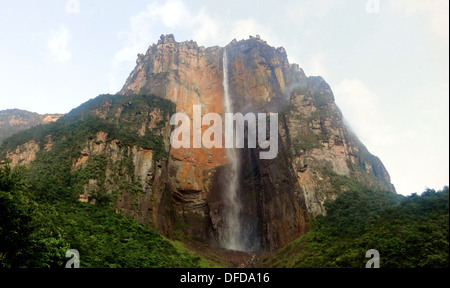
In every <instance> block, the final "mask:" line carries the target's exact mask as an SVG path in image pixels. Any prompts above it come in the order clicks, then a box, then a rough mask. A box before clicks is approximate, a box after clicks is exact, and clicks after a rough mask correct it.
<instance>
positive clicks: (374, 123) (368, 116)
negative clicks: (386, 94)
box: [333, 79, 390, 148]
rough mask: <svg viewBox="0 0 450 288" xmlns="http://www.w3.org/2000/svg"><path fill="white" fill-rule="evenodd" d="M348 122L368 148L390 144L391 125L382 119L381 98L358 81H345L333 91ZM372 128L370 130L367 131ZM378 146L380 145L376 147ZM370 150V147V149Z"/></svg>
mask: <svg viewBox="0 0 450 288" xmlns="http://www.w3.org/2000/svg"><path fill="white" fill-rule="evenodd" d="M333 91H334V93H335V95H336V102H337V104H338V105H339V108H340V109H341V110H342V112H343V114H344V117H345V119H346V121H347V122H348V123H349V124H350V126H351V127H352V129H353V130H354V131H355V132H356V134H357V135H358V136H359V137H360V138H361V140H362V141H363V142H364V143H366V144H367V145H368V146H372V145H370V144H371V143H372V144H375V145H373V147H376V146H379V144H380V142H381V141H383V142H389V141H390V138H389V137H387V136H388V133H389V125H388V124H387V123H385V122H384V118H383V117H382V114H383V113H382V110H381V107H382V105H381V104H380V103H379V99H380V98H379V97H378V96H377V95H376V94H375V93H374V92H372V91H371V90H369V88H367V87H366V85H365V84H364V83H363V82H361V81H360V80H358V79H344V80H343V81H342V82H341V83H339V84H338V85H337V86H336V87H334V89H333ZM368 127H370V129H367V128H368ZM376 144H378V145H376ZM369 148H370V147H369Z"/></svg>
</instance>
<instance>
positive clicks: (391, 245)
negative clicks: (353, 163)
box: [258, 187, 449, 268]
mask: <svg viewBox="0 0 450 288" xmlns="http://www.w3.org/2000/svg"><path fill="white" fill-rule="evenodd" d="M448 197H449V189H448V187H445V188H444V189H443V190H442V191H439V192H436V191H434V190H430V189H428V190H426V191H425V192H424V193H423V194H422V195H421V196H418V195H416V194H413V195H411V196H409V197H402V196H398V195H395V194H392V193H387V192H376V191H351V192H346V193H343V194H342V195H340V196H339V197H338V198H337V199H336V201H334V202H330V203H327V208H328V210H327V211H328V214H327V215H326V216H323V217H319V218H317V219H316V220H315V221H313V222H312V226H313V228H312V230H311V231H310V232H308V233H307V234H305V235H304V236H302V237H300V238H299V239H297V240H295V241H293V242H292V243H290V244H288V245H287V246H285V247H284V248H282V249H281V250H279V251H277V252H276V253H275V254H274V255H272V256H270V257H268V258H266V259H264V261H262V262H261V263H259V264H258V265H259V266H262V267H310V268H311V267H312V268H314V267H315V268H319V267H320V268H327V267H328V268H332V267H334V268H337V267H353V268H358V267H359V268H364V267H365V263H366V262H367V261H368V260H369V259H368V258H366V257H365V254H366V251H368V250H370V249H376V250H378V251H379V253H380V266H381V267H382V268H383V267H384V268H419V267H428V268H432V267H448V266H449V258H448V257H449V217H448V216H449V202H448V201H449V198H448Z"/></svg>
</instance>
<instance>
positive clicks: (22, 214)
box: [0, 160, 37, 267]
mask: <svg viewBox="0 0 450 288" xmlns="http://www.w3.org/2000/svg"><path fill="white" fill-rule="evenodd" d="M24 169H25V168H24V167H22V166H19V167H16V168H15V169H12V168H11V162H10V161H9V160H5V161H4V163H3V164H1V166H0V267H9V266H11V264H12V263H13V262H15V260H16V259H17V257H20V255H21V253H20V250H21V249H22V248H23V247H26V246H28V245H29V241H30V234H31V233H32V232H33V230H34V228H33V221H32V219H33V214H34V211H35V209H36V206H37V204H36V203H35V202H34V201H32V200H30V199H29V198H28V197H27V196H26V193H27V187H26V185H25V184H24V182H23V178H22V176H23V171H24Z"/></svg>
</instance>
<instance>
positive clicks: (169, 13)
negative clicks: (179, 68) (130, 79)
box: [108, 0, 221, 91]
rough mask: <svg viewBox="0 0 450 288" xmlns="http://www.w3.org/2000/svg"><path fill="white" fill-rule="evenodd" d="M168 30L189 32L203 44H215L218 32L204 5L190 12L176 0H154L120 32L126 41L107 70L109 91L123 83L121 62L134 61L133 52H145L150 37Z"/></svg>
mask: <svg viewBox="0 0 450 288" xmlns="http://www.w3.org/2000/svg"><path fill="white" fill-rule="evenodd" d="M161 25H162V27H161ZM167 30H169V31H171V33H172V32H173V33H175V32H177V31H181V32H188V34H191V35H192V37H193V38H192V39H195V40H196V41H198V43H201V44H203V45H204V44H211V45H215V44H217V40H218V37H220V35H221V33H219V29H218V25H217V23H216V22H215V20H214V19H212V18H211V17H210V16H209V15H208V14H207V13H206V12H205V10H204V9H203V8H200V9H199V10H198V11H197V12H196V13H193V12H191V11H190V10H189V9H188V7H186V5H185V4H184V3H183V2H182V1H179V0H167V1H165V2H164V4H159V3H157V2H154V3H151V4H149V5H148V6H147V8H146V9H145V10H144V11H142V12H140V13H138V14H137V15H135V16H133V17H131V18H130V30H129V31H128V32H121V33H120V34H119V37H121V38H122V39H124V40H125V42H126V44H125V46H124V47H123V48H122V49H121V50H120V51H118V52H117V53H116V54H115V56H114V57H113V59H112V71H111V72H110V73H109V74H108V77H109V79H110V82H111V90H112V91H114V90H118V89H119V88H120V85H121V84H123V83H121V82H122V81H123V80H122V79H120V75H122V74H123V73H125V72H124V71H122V68H123V67H122V66H123V65H124V64H126V63H128V64H129V63H134V61H135V60H136V55H137V54H138V53H144V52H145V50H146V49H147V47H148V45H150V44H151V41H152V40H155V39H157V37H159V35H160V34H161V33H162V32H163V31H167ZM213 43H214V44H213ZM127 69H129V66H128V67H127ZM128 72H129V71H128Z"/></svg>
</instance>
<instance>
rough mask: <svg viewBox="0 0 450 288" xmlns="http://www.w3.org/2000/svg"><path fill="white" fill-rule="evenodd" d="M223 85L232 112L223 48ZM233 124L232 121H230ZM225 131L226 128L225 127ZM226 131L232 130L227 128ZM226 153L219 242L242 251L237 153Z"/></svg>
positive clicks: (225, 54) (227, 247) (227, 108)
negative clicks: (221, 233)
mask: <svg viewBox="0 0 450 288" xmlns="http://www.w3.org/2000/svg"><path fill="white" fill-rule="evenodd" d="M223 87H224V106H225V107H224V108H225V113H233V108H232V101H231V99H230V94H229V91H228V88H229V86H228V59H227V51H226V48H224V52H223ZM231 125H233V123H231ZM225 131H227V129H225ZM228 131H234V129H232V130H228ZM225 150H226V155H227V158H228V162H229V167H228V169H227V173H226V179H225V181H224V183H225V185H226V187H225V189H224V203H225V211H224V212H225V215H224V222H225V223H224V224H225V225H224V230H223V235H222V237H221V242H222V243H221V244H222V246H223V247H224V248H226V249H230V250H237V251H244V250H245V248H244V247H243V244H242V243H243V241H242V236H241V235H242V233H241V229H242V227H241V221H240V219H239V218H240V212H241V208H242V206H241V203H240V201H239V197H238V190H239V175H240V170H241V167H240V162H239V155H238V151H237V149H236V148H228V149H225Z"/></svg>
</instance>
